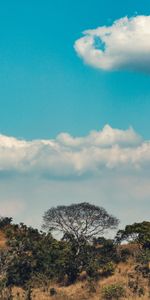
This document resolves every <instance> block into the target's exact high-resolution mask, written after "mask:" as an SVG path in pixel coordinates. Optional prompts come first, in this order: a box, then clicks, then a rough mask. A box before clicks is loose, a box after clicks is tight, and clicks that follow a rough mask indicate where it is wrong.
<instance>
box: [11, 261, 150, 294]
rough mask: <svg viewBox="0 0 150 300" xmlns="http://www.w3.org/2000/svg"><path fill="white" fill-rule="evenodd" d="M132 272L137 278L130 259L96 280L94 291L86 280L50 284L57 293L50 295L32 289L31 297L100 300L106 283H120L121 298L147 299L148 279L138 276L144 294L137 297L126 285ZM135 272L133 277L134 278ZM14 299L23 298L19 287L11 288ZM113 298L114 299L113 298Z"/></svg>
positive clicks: (149, 291) (40, 290)
mask: <svg viewBox="0 0 150 300" xmlns="http://www.w3.org/2000/svg"><path fill="white" fill-rule="evenodd" d="M130 274H132V276H133V280H136V279H137V277H136V276H137V275H136V273H134V265H133V262H132V261H129V262H128V263H120V264H119V265H118V267H117V269H116V272H115V274H114V275H112V276H110V277H108V278H104V279H101V280H99V281H98V282H96V283H95V284H94V285H95V289H96V291H95V292H91V285H90V283H89V282H88V281H84V282H77V283H75V284H73V285H70V286H68V287H60V286H58V285H55V284H53V285H51V286H49V289H48V290H50V288H52V287H53V288H55V289H56V291H57V295H54V296H50V292H47V291H44V290H42V289H34V290H33V292H32V299H35V300H102V296H101V291H102V288H103V287H104V286H106V285H110V284H114V283H115V284H116V283H121V284H123V285H124V287H125V290H126V297H125V298H122V300H123V299H128V300H133V299H136V300H148V299H150V296H149V295H150V294H149V293H150V290H149V288H148V281H147V279H144V278H143V277H142V276H139V278H138V282H139V287H142V288H144V291H145V295H144V296H142V297H138V296H137V295H134V294H133V293H132V291H131V290H130V288H129V287H128V281H129V275H130ZM134 274H135V278H134ZM17 293H19V294H20V296H19V298H17V296H16V295H17ZM13 294H14V300H24V299H25V297H24V293H23V291H22V290H21V289H20V290H19V289H17V288H15V289H14V290H13ZM114 300H115V299H114Z"/></svg>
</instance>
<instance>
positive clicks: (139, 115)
mask: <svg viewBox="0 0 150 300" xmlns="http://www.w3.org/2000/svg"><path fill="white" fill-rule="evenodd" d="M136 13H138V14H146V15H147V14H149V13H150V3H149V2H148V1H142V2H141V1H125V2H124V5H122V3H121V2H119V1H116V2H113V3H112V1H105V2H103V1H98V0H94V1H90V0H87V1H78V0H77V1H69V0H63V1H62V0H57V1H55V2H54V1H44V2H42V3H41V1H21V2H20V1H16V0H15V1H13V2H12V1H5V2H3V3H1V4H0V40H1V47H0V61H1V68H0V105H1V110H0V120H1V122H0V131H1V132H2V133H3V134H7V135H13V136H17V137H24V138H27V139H33V138H49V137H55V135H56V134H58V133H59V132H61V131H67V132H70V133H71V134H73V135H82V134H87V133H88V132H89V130H91V129H99V128H100V127H102V126H103V125H104V124H106V123H109V124H110V125H111V126H113V127H119V128H124V129H125V128H127V127H128V126H129V125H132V126H133V127H134V128H135V129H136V130H137V131H138V132H139V133H141V134H142V135H143V136H144V137H146V138H149V122H150V121H149V109H150V101H149V97H150V89H149V84H150V77H149V76H147V75H144V74H138V73H137V74H136V73H135V72H134V73H129V72H124V71H120V72H103V71H100V70H95V69H92V68H90V67H89V66H86V65H85V64H83V62H82V61H81V60H80V59H79V58H78V56H77V55H76V53H75V51H74V48H73V44H74V42H75V40H76V39H77V38H79V37H80V36H81V33H82V31H84V30H85V29H89V28H96V27H98V26H101V25H110V24H111V23H112V22H113V21H114V20H116V19H118V18H121V17H124V16H126V15H128V16H133V15H135V14H136Z"/></svg>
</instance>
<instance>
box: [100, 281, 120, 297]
mask: <svg viewBox="0 0 150 300" xmlns="http://www.w3.org/2000/svg"><path fill="white" fill-rule="evenodd" d="M124 296H125V289H124V287H123V285H122V284H118V283H116V284H111V285H107V286H105V287H103V289H102V297H103V299H108V300H111V299H115V300H119V299H121V298H122V297H124Z"/></svg>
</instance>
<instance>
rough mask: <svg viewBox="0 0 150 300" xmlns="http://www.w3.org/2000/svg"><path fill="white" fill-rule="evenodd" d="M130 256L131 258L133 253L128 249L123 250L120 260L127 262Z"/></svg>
mask: <svg viewBox="0 0 150 300" xmlns="http://www.w3.org/2000/svg"><path fill="white" fill-rule="evenodd" d="M130 256H131V251H130V250H129V249H128V248H123V249H121V251H120V260H121V261H122V262H126V261H127V260H128V258H129V257H130Z"/></svg>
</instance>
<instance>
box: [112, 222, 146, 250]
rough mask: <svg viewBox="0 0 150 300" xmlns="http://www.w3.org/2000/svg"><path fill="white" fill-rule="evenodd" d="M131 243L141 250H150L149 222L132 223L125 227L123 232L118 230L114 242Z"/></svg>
mask: <svg viewBox="0 0 150 300" xmlns="http://www.w3.org/2000/svg"><path fill="white" fill-rule="evenodd" d="M124 240H126V241H132V242H135V243H137V244H138V245H140V246H141V247H142V248H143V249H150V222H146V221H145V222H142V223H134V224H132V225H127V226H126V227H125V230H119V231H118V233H117V235H116V242H118V243H120V242H122V241H124Z"/></svg>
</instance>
